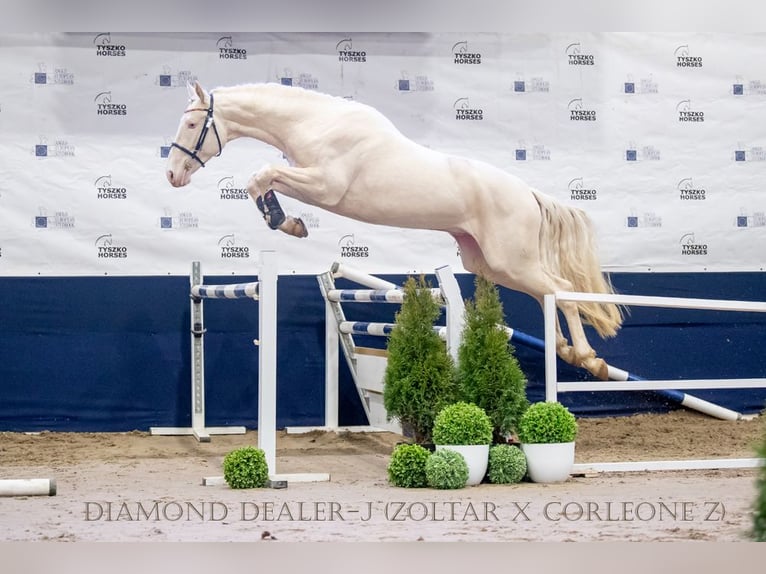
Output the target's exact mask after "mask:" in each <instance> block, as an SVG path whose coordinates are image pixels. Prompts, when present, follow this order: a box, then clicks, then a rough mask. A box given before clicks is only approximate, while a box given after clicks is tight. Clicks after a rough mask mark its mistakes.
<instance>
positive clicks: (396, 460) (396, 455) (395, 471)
mask: <svg viewBox="0 0 766 574" xmlns="http://www.w3.org/2000/svg"><path fill="white" fill-rule="evenodd" d="M430 456H431V453H430V451H428V450H426V449H425V448H423V447H422V446H420V445H419V444H400V445H397V446H396V448H394V452H392V453H391V460H390V461H389V463H388V480H389V482H390V483H391V484H393V485H394V486H401V487H402V488H423V487H425V486H427V485H428V482H427V481H426V463H427V462H428V457H430Z"/></svg>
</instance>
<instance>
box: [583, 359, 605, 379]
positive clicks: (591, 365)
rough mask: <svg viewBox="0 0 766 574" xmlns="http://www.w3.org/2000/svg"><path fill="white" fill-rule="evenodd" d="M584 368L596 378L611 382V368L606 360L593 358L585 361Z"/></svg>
mask: <svg viewBox="0 0 766 574" xmlns="http://www.w3.org/2000/svg"><path fill="white" fill-rule="evenodd" d="M582 366H583V367H584V368H585V369H587V370H588V371H590V373H592V374H593V376H594V377H598V378H599V379H601V380H602V381H608V380H609V367H608V366H607V364H606V361H604V359H597V358H595V357H592V358H590V359H586V360H585V361H583V364H582Z"/></svg>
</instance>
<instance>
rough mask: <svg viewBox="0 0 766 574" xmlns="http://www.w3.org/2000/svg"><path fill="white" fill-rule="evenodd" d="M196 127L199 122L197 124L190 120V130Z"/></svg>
mask: <svg viewBox="0 0 766 574" xmlns="http://www.w3.org/2000/svg"><path fill="white" fill-rule="evenodd" d="M195 127H197V124H195V123H193V122H190V123H189V129H190V130H193V129H194V128H195Z"/></svg>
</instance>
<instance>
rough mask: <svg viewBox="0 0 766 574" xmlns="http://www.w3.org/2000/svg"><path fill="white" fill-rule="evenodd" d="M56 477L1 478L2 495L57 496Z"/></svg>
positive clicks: (0, 493) (0, 494)
mask: <svg viewBox="0 0 766 574" xmlns="http://www.w3.org/2000/svg"><path fill="white" fill-rule="evenodd" d="M55 494H56V479H54V478H6V479H0V496H55Z"/></svg>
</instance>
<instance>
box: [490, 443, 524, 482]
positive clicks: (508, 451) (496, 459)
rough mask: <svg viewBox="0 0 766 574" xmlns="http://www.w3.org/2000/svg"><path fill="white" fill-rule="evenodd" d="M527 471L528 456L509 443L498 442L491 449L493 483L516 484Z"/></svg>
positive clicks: (491, 477)
mask: <svg viewBox="0 0 766 574" xmlns="http://www.w3.org/2000/svg"><path fill="white" fill-rule="evenodd" d="M526 473H527V457H526V456H524V453H523V452H522V450H521V449H520V448H518V447H515V446H511V445H509V444H496V445H495V446H492V447H490V449H489V473H488V474H489V481H490V482H491V483H492V484H516V483H517V482H521V479H522V478H524V475H525V474H526Z"/></svg>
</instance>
